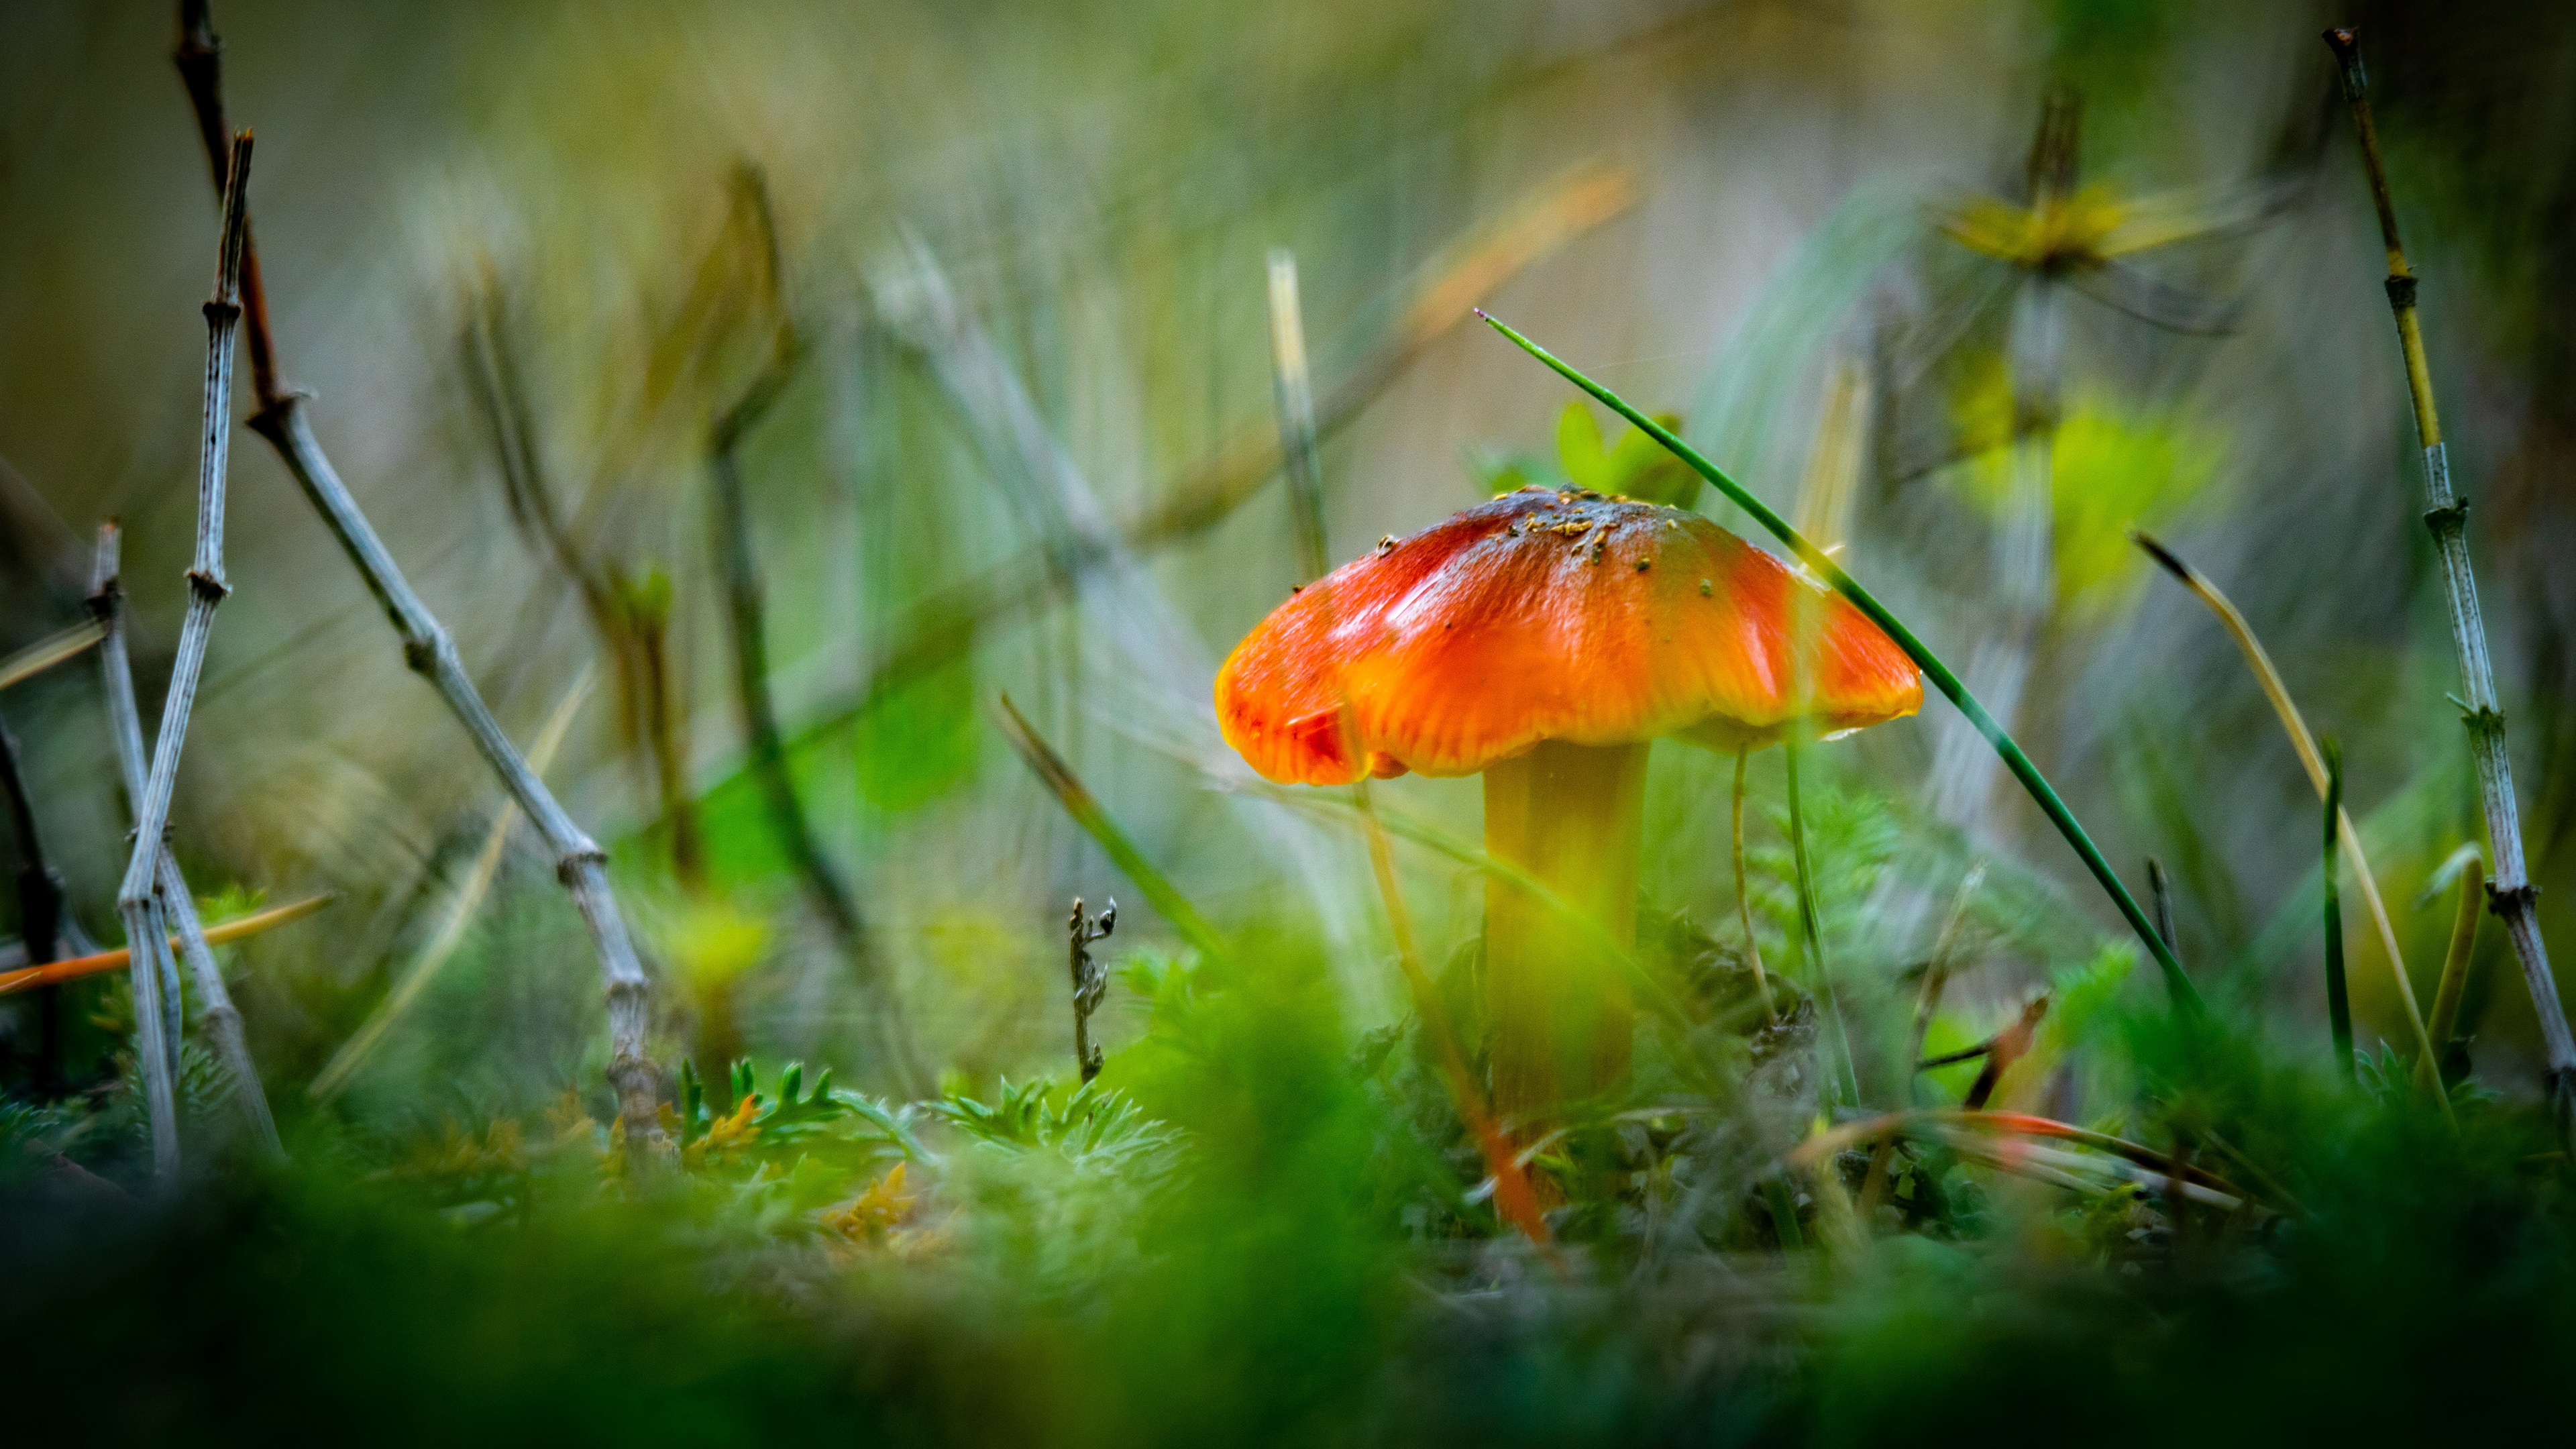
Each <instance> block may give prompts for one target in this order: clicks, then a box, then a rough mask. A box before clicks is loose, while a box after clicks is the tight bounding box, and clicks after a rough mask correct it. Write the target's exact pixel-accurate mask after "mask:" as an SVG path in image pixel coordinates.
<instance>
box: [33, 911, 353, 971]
mask: <svg viewBox="0 0 2576 1449" xmlns="http://www.w3.org/2000/svg"><path fill="white" fill-rule="evenodd" d="M329 904H331V897H329V896H307V897H305V898H304V899H302V900H300V901H289V902H287V903H286V904H285V905H282V906H270V907H269V908H268V909H266V910H263V911H253V912H252V913H250V914H249V915H247V916H235V917H234V918H233V919H231V920H229V921H219V922H217V923H216V924H214V925H211V926H206V927H204V928H202V929H201V930H200V931H199V932H198V939H199V940H200V941H202V942H203V943H204V944H205V945H206V946H208V947H215V946H227V945H230V944H232V943H233V942H235V941H239V940H244V939H246V938H248V937H251V936H256V935H258V934H260V933H261V932H263V931H273V930H275V929H277V928H278V927H280V926H284V925H289V924H292V923H293V922H296V921H300V920H303V919H304V918H305V917H307V916H309V915H312V914H313V913H314V912H316V911H319V910H321V909H322V908H323V907H324V906H327V905H329ZM162 941H163V943H164V944H165V945H170V946H177V945H181V944H183V943H182V942H181V941H180V939H179V937H178V936H177V935H176V934H172V935H169V936H164V937H163V938H162ZM133 960H134V953H133V952H132V951H131V950H129V949H127V948H126V947H123V946H119V947H117V948H116V949H115V950H113V951H97V952H93V953H91V954H89V955H87V956H74V957H72V958H71V959H69V960H67V961H56V962H54V963H53V964H52V965H50V966H28V967H22V968H20V969H19V970H16V971H0V996H8V995H11V994H13V993H16V992H20V991H32V990H35V989H36V988H38V987H43V986H53V985H57V984H59V983H61V982H65V981H77V980H79V979H80V978H81V977H84V976H95V975H97V974H99V973H100V972H102V971H114V970H115V969H117V968H118V967H120V966H129V965H131V964H133Z"/></svg>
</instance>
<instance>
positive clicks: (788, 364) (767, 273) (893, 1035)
mask: <svg viewBox="0 0 2576 1449" xmlns="http://www.w3.org/2000/svg"><path fill="white" fill-rule="evenodd" d="M738 184H739V185H741V186H742V188H743V189H744V191H745V193H746V194H747V197H748V205H749V209H750V211H751V214H752V218H753V224H754V229H755V231H756V233H757V235H758V238H759V242H760V253H761V259H762V264H763V277H764V287H763V290H764V291H765V292H766V293H767V294H768V298H769V301H770V304H771V306H772V309H773V310H774V311H775V312H776V313H777V315H778V326H777V335H776V338H775V341H774V345H773V348H772V351H771V354H770V359H769V362H768V364H767V365H766V366H764V367H763V368H762V369H761V370H760V374H759V375H758V376H757V377H754V378H753V379H752V380H751V383H750V385H749V386H748V387H746V388H745V389H744V390H743V393H742V395H741V396H740V397H738V398H736V399H734V401H733V403H732V404H731V405H730V406H728V407H726V408H725V409H724V411H722V412H721V413H718V414H717V415H716V418H715V422H714V424H713V426H712V427H710V428H709V430H708V435H707V463H708V471H709V473H710V474H711V475H712V477H713V480H714V483H715V488H714V492H713V501H714V504H715V509H714V512H715V537H716V563H717V567H718V568H719V570H720V571H721V572H722V573H723V575H724V584H725V619H726V622H727V624H728V625H729V626H730V627H729V632H730V634H731V642H732V644H733V677H734V698H735V700H736V702H737V703H738V704H739V705H740V706H741V709H742V722H743V734H744V736H745V738H746V739H747V741H748V743H749V744H750V747H751V760H750V769H751V774H752V778H753V779H754V780H755V781H756V782H757V783H758V784H759V786H760V795H761V800H762V803H763V804H765V805H766V806H767V807H768V814H769V827H770V831H771V833H772V834H774V835H776V836H777V838H778V843H779V846H780V848H781V849H783V850H785V851H786V852H787V858H788V860H789V861H790V862H792V863H793V864H794V865H795V867H796V875H797V878H798V879H799V880H800V881H802V882H803V883H804V887H805V895H806V898H807V899H808V900H810V901H811V902H812V903H813V905H814V909H815V911H816V912H817V913H818V914H820V915H821V916H822V917H823V920H824V923H825V924H826V925H828V926H830V927H831V929H832V934H833V936H834V937H836V938H837V939H838V940H839V941H840V943H841V948H842V950H843V951H845V952H846V953H848V955H849V958H850V965H851V968H852V970H853V971H854V972H855V973H856V975H857V977H858V981H859V986H860V989H861V990H863V991H865V992H866V993H867V994H868V995H869V996H870V997H871V998H873V1000H874V1002H875V1005H876V1012H875V1016H876V1024H877V1028H878V1031H879V1033H880V1034H881V1036H882V1037H883V1041H884V1047H885V1053H886V1061H887V1064H888V1065H889V1066H890V1067H891V1068H892V1069H893V1072H894V1075H895V1077H896V1078H897V1080H898V1081H900V1082H901V1083H902V1084H903V1087H904V1090H905V1091H906V1092H907V1093H912V1092H918V1091H919V1090H920V1089H921V1086H922V1084H923V1083H924V1082H925V1081H927V1080H928V1074H927V1073H925V1072H924V1071H923V1070H922V1066H921V1063H920V1061H919V1060H918V1059H917V1057H916V1055H915V1052H914V1049H913V1044H912V1033H911V1032H910V1031H909V1030H908V1029H907V1028H906V1026H905V1023H904V1014H903V1006H902V1001H901V998H900V997H899V996H897V995H896V992H895V983H894V973H893V972H892V970H891V969H889V967H888V965H887V963H886V960H885V954H884V952H883V951H882V950H880V949H879V948H878V946H877V941H876V933H875V932H874V930H873V929H871V927H870V925H869V922H868V918H867V914H866V912H865V911H863V910H862V909H861V908H860V905H859V897H858V893H857V892H856V891H854V890H852V889H851V888H850V883H849V881H848V880H847V879H846V878H844V877H843V876H842V874H841V870H840V867H839V866H837V865H834V864H833V863H832V858H831V856H830V855H828V854H827V853H825V851H824V849H823V841H822V838H821V837H820V836H819V835H818V834H816V832H815V830H814V823H813V820H812V818H811V817H809V816H808V815H807V814H806V813H805V801H804V797H803V796H801V795H799V794H798V793H797V789H796V779H795V776H794V774H793V773H792V772H791V771H790V770H789V768H788V763H787V744H786V740H785V737H784V736H783V735H781V734H780V732H779V728H778V708H777V705H776V703H775V701H774V700H773V699H772V698H771V696H770V690H769V631H768V626H767V624H766V623H765V622H764V621H763V616H762V598H761V586H760V564H759V561H758V560H757V559H756V558H754V557H753V555H752V550H751V507H750V504H749V503H748V502H746V501H745V499H744V496H743V486H742V440H743V437H744V435H745V434H747V433H749V432H750V431H751V429H752V428H753V427H755V426H757V425H758V424H759V422H760V421H761V419H763V418H764V417H767V416H768V414H769V410H770V408H771V407H773V406H775V405H776V403H777V401H778V397H779V394H780V393H781V392H783V391H785V390H786V387H787V385H788V384H789V383H790V382H792V381H794V380H795V376H796V368H797V365H798V363H800V362H801V361H802V360H803V358H804V355H805V347H804V342H803V339H802V338H801V337H800V336H799V335H798V333H797V330H796V325H795V322H794V319H793V318H792V317H790V316H788V315H787V313H786V311H785V308H784V305H783V304H782V303H781V302H780V301H779V294H780V288H779V258H778V232H777V226H776V223H775V222H774V221H773V220H772V218H771V216H770V209H769V191H768V188H767V186H766V185H765V184H764V183H763V182H762V180H761V179H760V174H759V173H758V172H757V171H746V172H745V173H744V176H743V177H742V178H741V179H740V180H739V182H738Z"/></svg>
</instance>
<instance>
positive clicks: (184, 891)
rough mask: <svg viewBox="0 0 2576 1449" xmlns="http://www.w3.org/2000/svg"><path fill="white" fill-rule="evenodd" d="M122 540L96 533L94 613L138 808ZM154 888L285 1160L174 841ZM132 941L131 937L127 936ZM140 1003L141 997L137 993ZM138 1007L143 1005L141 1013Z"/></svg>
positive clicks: (166, 1009) (220, 1053) (140, 760)
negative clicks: (119, 576)
mask: <svg viewBox="0 0 2576 1449" xmlns="http://www.w3.org/2000/svg"><path fill="white" fill-rule="evenodd" d="M119 552H120V540H119V538H118V534H117V527H116V525H115V524H114V523H112V522H111V523H107V524H102V525H101V526H100V527H99V530H98V567H97V571H96V573H95V574H94V575H93V577H92V585H91V592H90V610H91V612H92V614H94V615H95V616H96V618H97V619H98V622H99V626H100V629H101V630H102V635H101V641H100V645H99V656H98V657H99V668H100V670H101V672H102V674H103V675H104V677H105V684H106V693H107V701H108V719H109V733H110V734H111V735H113V736H114V743H115V746H116V761H117V766H118V769H119V772H120V773H121V774H122V775H123V777H124V781H125V797H126V800H127V803H128V804H129V806H133V805H139V803H140V802H141V800H142V799H143V796H144V794H145V790H146V784H145V781H146V776H147V768H148V767H147V766H146V765H145V763H144V760H145V752H144V746H143V722H142V716H141V714H140V712H139V711H137V710H136V709H135V707H134V676H133V673H132V671H131V670H130V668H129V667H128V665H127V662H126V652H125V591H124V590H123V588H121V587H120V586H119V584H118V581H117V574H118V570H119V557H118V555H119ZM154 887H155V889H157V890H158V891H159V892H160V910H161V913H162V914H163V916H164V917H165V918H166V919H167V922H168V924H170V925H172V926H175V927H176V928H177V931H176V934H177V936H178V938H179V951H180V954H181V955H183V956H185V957H186V958H187V961H188V977H189V979H190V980H191V981H193V982H194V983H195V984H196V988H197V1002H198V1006H197V1015H198V1018H199V1019H200V1020H202V1021H203V1022H204V1023H205V1024H206V1030H207V1031H208V1032H209V1033H210V1034H211V1035H212V1036H213V1037H214V1039H215V1055H216V1056H217V1057H218V1058H219V1059H220V1060H221V1061H222V1062H223V1064H224V1070H225V1072H226V1073H227V1074H229V1075H230V1076H231V1078H232V1082H233V1104H234V1105H235V1106H236V1107H238V1108H239V1109H240V1110H241V1114H242V1121H243V1124H244V1125H245V1126H247V1127H248V1128H249V1129H250V1134H251V1140H252V1141H253V1142H255V1143H257V1144H258V1145H259V1146H260V1148H261V1150H263V1151H265V1152H267V1153H269V1154H270V1155H271V1156H276V1157H283V1156H284V1155H285V1147H284V1146H283V1144H281V1143H280V1142H279V1141H278V1137H277V1122H276V1119H275V1118H273V1117H271V1116H270V1115H269V1110H268V1094H267V1093H266V1091H265V1090H263V1089H262V1088H261V1086H260V1081H259V1068H258V1065H257V1063H255V1062H253V1061H252V1060H251V1055H250V1044H249V1042H248V1041H247V1040H245V1039H244V1037H243V1035H242V1020H241V1011H240V1009H239V1008H237V1007H235V1006H234V1005H233V1000H232V992H231V991H230V990H229V989H227V988H226V987H225V985H224V973H223V969H222V968H221V967H219V966H218V965H216V963H215V953H214V949H213V945H212V943H211V939H210V937H209V936H208V934H207V932H206V929H205V926H204V923H203V922H201V921H199V920H198V918H197V899H196V896H195V894H194V893H193V892H191V891H190V890H189V889H188V880H187V877H186V876H185V875H183V874H181V873H180V870H179V858H178V856H177V855H175V854H173V853H172V852H171V850H170V847H169V845H168V844H167V843H166V842H164V843H163V845H162V846H161V859H160V863H159V865H158V866H157V867H156V878H155V881H154ZM129 939H130V938H129ZM146 954H147V955H149V956H150V957H151V958H152V961H151V963H149V964H151V965H152V966H153V967H154V968H155V969H156V970H157V969H159V968H161V967H164V966H167V967H168V968H169V969H168V970H166V971H165V972H163V976H164V978H165V979H164V980H163V981H162V983H161V986H162V989H161V990H160V991H159V992H157V993H156V994H157V995H158V997H159V1005H160V1007H161V1015H162V1019H163V1028H162V1035H163V1039H164V1041H165V1043H175V1042H176V1041H177V1040H178V1032H179V1029H180V1025H179V1016H180V1012H179V989H178V987H179V982H178V972H177V968H176V967H175V966H172V965H170V964H169V962H170V958H169V955H168V952H167V950H166V948H165V949H164V950H160V951H148V952H147V953H146ZM136 999H137V1001H140V1000H141V999H142V998H141V997H139V996H138V997H137V998H136ZM140 1009H141V1008H140V1007H139V1006H138V1007H137V1010H138V1011H139V1010H140Z"/></svg>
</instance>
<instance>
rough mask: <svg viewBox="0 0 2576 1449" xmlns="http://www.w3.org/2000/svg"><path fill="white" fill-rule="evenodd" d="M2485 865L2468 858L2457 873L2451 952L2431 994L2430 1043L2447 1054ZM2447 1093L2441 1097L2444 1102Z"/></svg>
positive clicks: (2472, 946)
mask: <svg viewBox="0 0 2576 1449" xmlns="http://www.w3.org/2000/svg"><path fill="white" fill-rule="evenodd" d="M2486 884H2487V869H2486V864H2485V862H2483V861H2480V860H2479V859H2478V858H2477V857H2475V856H2471V857H2470V858H2469V860H2468V863H2467V864H2466V865H2464V866H2462V867H2461V869H2460V909H2459V913H2458V914H2457V915H2455V916H2454V917H2452V919H2451V949H2450V950H2448V951H2447V952H2445V953H2443V956H2442V983H2441V985H2439V986H2438V987H2436V988H2434V991H2433V1021H2432V1026H2431V1029H2432V1032H2433V1040H2435V1041H2437V1042H2439V1043H2441V1049H2442V1050H2444V1051H2448V1050H2450V1047H2451V1036H2452V1034H2453V1033H2454V1032H2456V1031H2457V1030H2458V1029H2459V1024H2460V995H2461V993H2462V992H2464V991H2466V990H2467V989H2468V985H2469V962H2470V960H2471V959H2472V958H2474V957H2475V956H2476V955H2477V948H2478V915H2479V913H2480V912H2481V911H2483V910H2484V909H2485V907H2486V899H2485V898H2486ZM2441 1070H2442V1066H2441V1063H2440V1062H2438V1061H2436V1062H2434V1063H2433V1066H2432V1073H2433V1081H2434V1083H2435V1090H2437V1091H2438V1090H2440V1081H2441ZM2448 1095H2449V1094H2448V1093H2444V1096H2445V1097H2446V1098H2447V1097H2448Z"/></svg>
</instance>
